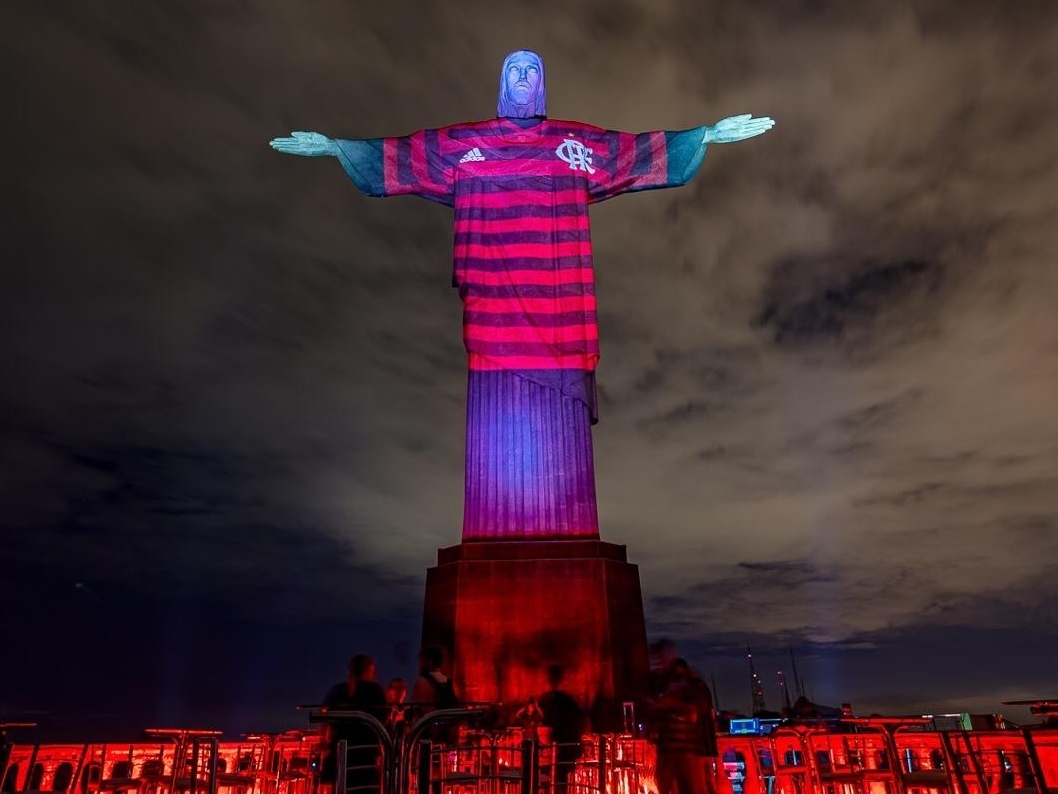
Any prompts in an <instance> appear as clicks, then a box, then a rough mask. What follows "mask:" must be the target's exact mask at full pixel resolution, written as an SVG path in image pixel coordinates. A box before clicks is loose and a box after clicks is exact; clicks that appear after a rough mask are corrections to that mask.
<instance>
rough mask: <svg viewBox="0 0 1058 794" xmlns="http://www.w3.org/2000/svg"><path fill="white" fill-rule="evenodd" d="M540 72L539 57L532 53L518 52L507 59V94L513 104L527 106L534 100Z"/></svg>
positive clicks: (538, 85) (538, 87)
mask: <svg viewBox="0 0 1058 794" xmlns="http://www.w3.org/2000/svg"><path fill="white" fill-rule="evenodd" d="M540 72H541V69H540V59H539V58H538V57H537V56H536V55H535V54H534V53H531V52H519V53H517V54H516V55H515V56H514V57H513V58H511V59H510V60H509V61H507V74H506V75H505V79H506V81H507V96H509V97H510V98H511V101H512V102H514V104H515V105H520V106H528V105H532V104H534V103H535V102H536V92H537V91H539V90H540Z"/></svg>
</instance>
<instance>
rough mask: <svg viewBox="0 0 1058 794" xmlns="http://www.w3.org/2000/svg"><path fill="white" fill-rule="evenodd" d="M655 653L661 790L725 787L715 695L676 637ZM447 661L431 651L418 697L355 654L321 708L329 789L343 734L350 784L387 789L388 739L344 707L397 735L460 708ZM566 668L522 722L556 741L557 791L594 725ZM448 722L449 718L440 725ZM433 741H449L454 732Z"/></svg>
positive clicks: (681, 793)
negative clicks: (383, 777) (565, 681)
mask: <svg viewBox="0 0 1058 794" xmlns="http://www.w3.org/2000/svg"><path fill="white" fill-rule="evenodd" d="M650 650H651V671H650V677H649V680H648V681H647V682H646V685H645V687H644V690H645V698H644V699H643V701H642V703H641V704H640V709H641V712H640V714H641V717H642V721H643V724H644V728H645V730H646V735H647V737H648V738H649V739H650V740H651V741H652V742H653V743H654V745H655V748H656V751H657V769H656V778H657V784H658V792H659V794H715V792H716V790H717V786H716V775H717V774H718V771H719V768H718V764H717V757H716V756H717V739H716V713H715V710H714V707H713V698H712V693H711V692H710V690H709V687H708V686H707V685H706V683H705V681H704V680H703V679H702V678H701V677H700V676H699V675H698V674H696V673H695V672H694V671H693V670H692V669H691V667H690V666H689V665H688V663H687V661H686V660H685V659H682V658H680V657H679V656H678V655H677V653H676V647H675V645H674V644H673V643H672V642H671V641H669V640H659V641H657V642H655V643H654V644H653V645H651V649H650ZM443 661H444V660H443V654H442V653H441V651H440V649H436V648H426V649H424V650H423V652H422V653H421V654H420V656H419V675H418V677H417V678H416V680H415V683H414V685H413V686H412V688H411V698H410V701H409V700H408V682H407V681H405V680H404V679H402V678H393V679H391V680H390V682H389V684H388V685H387V686H386V688H385V689H383V688H382V686H381V685H380V684H379V683H378V680H377V677H378V672H377V668H376V666H375V661H374V659H373V658H372V657H371V656H369V655H367V654H357V655H355V656H353V657H352V658H351V659H350V660H349V667H348V674H347V676H346V679H345V680H344V681H341V682H339V683H337V684H335V685H334V686H333V687H331V688H330V689H329V690H328V691H327V694H326V695H325V696H324V698H323V703H322V708H321V711H322V712H323V713H324V714H325V715H328V714H329V715H330V717H329V718H328V717H326V716H325V718H324V722H323V726H324V727H323V730H322V732H321V739H320V782H321V784H322V785H323V786H325V787H327V788H328V789H333V786H334V783H335V781H336V778H337V748H338V742H340V741H342V740H345V741H346V743H347V746H348V750H347V762H346V787H347V789H348V790H352V789H360V790H362V791H370V790H375V791H377V790H378V787H379V784H380V776H379V768H378V743H379V738H380V737H379V734H378V732H377V729H376V727H374V726H373V725H372V724H370V723H369V722H366V721H364V720H362V719H343V718H342V717H341V713H342V712H353V711H355V712H362V713H366V714H368V715H370V716H372V717H374V718H375V719H376V720H377V721H378V723H379V724H380V725H381V726H382V727H383V728H385V730H386V731H387V732H388V734H389V735H390V736H400V735H402V734H403V732H404V731H405V730H406V727H407V725H409V724H411V723H412V722H414V721H415V720H417V719H418V718H420V717H422V716H423V715H425V714H427V713H429V712H431V711H434V710H436V709H443V708H454V707H458V706H459V705H460V699H459V697H458V695H457V693H456V691H455V688H454V686H453V683H452V681H451V679H450V678H449V677H448V676H447V675H446V674H445V673H444V672H443V670H442V667H443ZM563 672H564V671H563V668H562V666H561V665H558V664H552V665H550V666H549V667H548V670H547V680H548V689H547V691H545V692H543V693H541V694H540V695H539V696H536V695H534V696H531V697H530V698H529V700H528V702H527V703H525V704H524V705H523V706H522V707H521V708H519V709H518V710H517V711H516V712H515V713H514V714H513V719H512V721H513V724H514V725H516V726H518V727H520V728H521V729H522V731H523V733H522V735H523V738H526V739H532V740H534V741H536V742H538V743H541V744H550V745H551V746H553V748H554V773H553V774H554V777H553V781H552V782H553V789H554V794H566V790H567V786H568V781H569V776H570V774H571V773H572V771H573V769H574V767H575V765H576V762H577V760H578V759H579V758H580V757H581V752H582V737H583V735H584V733H585V732H586V731H587V730H588V727H589V726H588V725H587V722H588V720H587V715H586V714H585V711H584V709H583V708H582V707H581V705H580V704H579V703H578V702H577V700H576V699H575V698H574V697H573V696H572V695H571V694H569V693H568V692H566V691H564V690H563V689H562V678H563ZM443 727H444V726H443V725H439V726H437V730H442V729H443ZM427 738H431V737H430V736H428V737H427ZM432 738H433V739H435V740H438V741H445V740H446V739H447V737H446V736H445V735H444V734H436V735H432ZM326 791H327V789H324V792H325V794H326Z"/></svg>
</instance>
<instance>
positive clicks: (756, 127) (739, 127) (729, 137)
mask: <svg viewBox="0 0 1058 794" xmlns="http://www.w3.org/2000/svg"><path fill="white" fill-rule="evenodd" d="M774 126H775V120H774V119H770V118H768V117H767V116H763V117H761V118H757V119H755V118H753V115H752V114H750V113H744V114H742V115H740V116H728V117H727V118H726V119H720V121H718V122H716V124H713V125H712V126H710V127H706V128H705V135H704V136H703V137H702V144H706V145H707V144H710V143H734V142H735V141H742V140H745V139H746V138H753V137H755V136H757V135H763V134H764V133H766V132H767V131H768V130H770V129H771V128H772V127H774Z"/></svg>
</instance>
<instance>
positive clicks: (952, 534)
mask: <svg viewBox="0 0 1058 794" xmlns="http://www.w3.org/2000/svg"><path fill="white" fill-rule="evenodd" d="M4 18H5V23H4V25H3V26H2V32H0V41H2V47H0V58H2V61H0V67H2V73H3V76H4V77H3V82H4V84H5V90H4V96H5V97H6V100H5V103H4V106H5V110H6V112H5V119H4V122H3V124H2V125H0V143H2V152H3V156H2V160H0V163H2V164H0V168H2V176H3V184H4V186H5V188H4V190H3V210H2V215H3V223H2V225H0V230H2V231H0V235H2V241H3V248H2V267H0V318H2V320H0V322H2V327H3V333H2V334H0V367H2V368H0V371H2V373H3V375H2V377H0V429H2V431H0V529H2V542H0V599H2V610H0V636H2V638H3V640H2V646H3V651H2V652H0V720H3V719H14V718H30V719H36V720H39V721H40V722H41V724H42V732H50V734H48V735H59V734H77V735H86V734H89V733H93V732H95V733H99V732H107V731H109V732H111V733H112V734H118V733H121V734H122V735H124V734H125V733H128V732H131V731H134V730H135V729H137V728H140V727H145V726H147V725H159V724H162V725H193V726H198V727H218V728H222V729H225V730H227V731H229V732H231V733H238V732H239V731H243V730H263V729H277V728H284V727H299V726H303V725H305V724H306V720H305V716H304V714H302V713H299V712H297V711H295V710H294V705H295V704H298V703H312V702H317V701H318V699H319V698H320V696H321V695H322V693H323V692H324V691H325V690H326V689H327V687H328V686H329V685H330V684H331V683H333V682H334V681H336V680H339V679H340V678H341V677H342V676H343V674H344V665H345V662H346V659H347V658H348V656H349V655H350V654H351V653H354V652H358V651H366V652H369V653H372V654H373V655H375V657H376V658H377V660H378V665H379V673H380V677H381V678H382V679H383V682H385V680H387V679H388V678H389V677H392V676H397V675H401V676H405V677H409V676H412V675H413V674H414V669H415V655H416V652H417V650H418V648H417V645H418V635H419V631H420V620H421V609H422V597H423V588H424V581H425V569H426V568H427V567H429V566H430V565H432V564H433V563H434V561H435V559H436V557H435V555H436V549H437V548H438V547H441V546H450V545H454V544H455V543H457V542H458V541H459V539H460V527H461V516H462V476H463V468H462V467H463V427H464V417H463V411H464V397H465V384H466V380H465V379H466V374H465V360H464V354H463V348H462V342H461V337H460V315H461V306H460V303H459V299H458V296H457V294H456V293H455V291H454V290H452V289H451V287H450V283H451V261H450V257H451V245H452V243H451V213H450V210H448V209H447V208H445V207H442V206H439V205H435V204H431V203H429V202H425V201H422V200H418V199H414V198H393V199H388V200H384V201H380V200H376V199H368V198H365V197H363V196H362V195H360V194H359V193H358V192H357V191H356V189H355V188H354V186H353V185H352V183H350V182H349V181H348V180H347V179H346V177H345V176H344V174H343V173H342V170H341V168H340V167H339V165H338V163H337V161H336V160H334V159H331V158H320V159H308V158H295V157H290V156H284V155H280V154H277V153H276V152H274V151H272V150H271V149H270V148H269V147H268V145H267V144H268V141H269V140H270V139H271V138H273V137H276V136H281V135H286V134H288V133H289V132H290V131H291V130H318V131H320V132H324V133H326V134H329V135H334V136H342V137H374V136H379V135H387V134H394V135H395V134H405V133H408V132H411V131H413V130H415V129H419V128H422V127H430V126H441V125H444V124H449V123H454V122H458V121H466V120H472V119H479V118H487V117H490V116H492V115H493V114H494V112H495V99H496V85H497V76H498V70H499V66H500V64H501V62H502V58H503V56H504V55H505V54H506V53H507V52H508V51H510V50H512V49H517V48H520V47H526V48H531V49H534V50H536V51H538V52H539V53H541V55H542V56H543V57H544V60H545V63H546V66H547V82H548V100H549V113H550V115H551V116H552V117H553V118H573V119H577V120H580V121H585V122H589V123H592V124H596V125H598V126H602V127H607V128H612V129H623V130H628V131H633V132H635V131H641V130H647V129H682V128H686V127H691V126H695V125H698V124H702V123H711V122H715V121H716V120H717V119H719V118H722V117H724V116H728V115H733V114H736V113H754V114H756V115H770V116H772V117H774V118H775V119H776V120H777V122H778V124H777V126H776V128H775V129H774V130H772V131H771V132H770V133H768V134H767V135H765V136H762V137H759V138H754V139H752V140H749V141H745V142H742V143H739V144H734V145H730V146H715V147H711V148H710V150H709V153H708V156H707V157H706V160H705V163H704V165H703V167H702V170H701V172H700V173H699V175H698V177H697V178H696V180H695V181H694V182H693V183H692V184H691V185H690V186H688V187H685V188H681V189H676V190H669V191H656V192H650V193H644V194H638V195H633V196H625V197H621V198H618V199H615V200H614V201H612V202H607V203H604V204H601V205H599V206H596V207H594V208H593V215H592V219H593V238H594V242H595V265H596V273H597V282H598V296H599V305H600V314H599V324H600V328H601V338H602V351H603V357H602V361H601V364H600V368H599V385H600V397H601V402H600V412H601V423H600V424H599V425H598V427H597V428H596V431H595V445H596V446H595V449H596V471H597V480H598V490H599V508H600V521H601V526H602V535H603V539H605V540H608V541H610V542H614V543H620V544H626V545H627V546H628V552H629V558H630V560H631V561H632V562H635V563H637V564H638V565H639V566H640V574H641V578H642V584H643V591H644V598H645V601H646V611H647V621H648V631H649V634H650V637H651V639H654V638H657V637H661V636H668V637H672V638H674V639H675V640H676V641H677V643H678V645H679V648H680V652H681V653H682V654H683V655H685V656H687V657H688V658H689V660H690V661H691V663H692V664H693V665H694V666H695V667H696V668H697V669H698V670H699V671H701V672H702V674H703V675H704V676H706V678H707V679H709V678H712V679H714V680H715V682H716V687H717V695H718V699H719V702H720V705H721V706H722V707H725V708H732V709H742V710H745V709H748V707H749V700H750V690H749V681H748V673H747V667H746V661H745V647H746V646H747V645H748V646H752V647H753V649H754V654H755V656H756V660H757V665H758V671H759V672H760V673H761V674H762V675H763V677H764V679H765V684H766V694H767V697H768V705H769V706H771V707H773V708H774V707H778V706H779V705H780V699H779V696H778V692H777V688H776V685H775V677H774V672H775V670H776V669H777V668H779V667H783V668H784V669H785V670H786V673H787V675H788V676H789V675H790V667H789V652H788V648H789V647H791V646H792V647H794V648H795V652H796V654H797V662H798V671H799V673H800V674H801V676H802V677H803V678H804V679H805V682H806V684H807V688H808V693H809V695H810V696H811V697H812V698H813V699H815V700H817V701H819V702H822V703H828V704H838V703H840V702H843V701H848V702H851V703H852V704H853V707H854V708H855V709H856V711H857V712H858V713H869V712H871V711H884V712H886V713H921V712H924V711H931V712H933V711H946V710H970V711H976V712H994V711H997V710H1004V707H1002V706H1000V701H1002V700H1006V699H1014V698H1029V697H1034V696H1048V697H1055V696H1056V695H1058V666H1056V664H1055V659H1056V658H1058V579H1056V576H1055V570H1056V567H1058V410H1056V406H1058V321H1056V314H1055V300H1056V298H1058V268H1056V267H1055V262H1056V260H1058V256H1056V254H1058V145H1056V141H1058V103H1056V101H1055V98H1056V97H1058V4H1055V3H1054V2H1051V1H1050V0H1041V1H1040V2H1031V1H1026V2H1018V3H995V2H992V1H991V0H990V1H989V2H985V1H984V0H950V1H945V2H940V1H939V0H938V1H933V2H929V1H925V2H916V3H913V4H912V3H894V2H892V1H891V0H861V1H859V2H856V3H843V2H838V0H834V1H833V2H826V0H767V2H765V0H746V2H740V3H707V2H703V0H639V1H638V2H632V1H631V0H578V2H560V1H559V0H539V1H538V2H535V3H511V4H497V3H494V2H485V1H484V0H472V1H466V2H464V1H462V0H460V1H459V2H444V3H442V2H434V3H426V2H422V0H387V1H386V2H369V0H356V1H355V2H354V1H353V0H344V1H339V0H319V1H318V2H314V3H281V2H275V1H274V0H248V1H247V2H206V0H200V1H199V2H194V1H192V2H186V1H185V2H177V1H176V0H151V2H142V0H113V1H111V0H107V1H105V2H54V3H53V2H40V1H39V0H13V2H8V3H6V4H5V14H4ZM1005 710H1006V711H1007V713H1008V714H1010V715H1011V716H1014V717H1015V718H1020V717H1023V716H1027V712H1025V711H1024V710H1020V711H1019V710H1017V709H1005ZM42 735H45V734H44V733H42ZM86 738H87V737H86Z"/></svg>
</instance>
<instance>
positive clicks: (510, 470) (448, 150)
mask: <svg viewBox="0 0 1058 794" xmlns="http://www.w3.org/2000/svg"><path fill="white" fill-rule="evenodd" d="M703 133H704V129H703V128H701V127H699V128H695V129H691V130H685V131H682V132H663V131H658V132H645V133H640V134H630V133H625V132H613V131H608V130H603V129H600V128H598V127H593V126H590V125H587V124H581V123H579V122H572V121H551V120H547V119H517V120H515V119H510V118H497V119H492V120H489V121H482V122H475V123H469V124H458V125H455V126H451V127H444V128H441V129H435V130H422V131H420V132H416V133H413V134H411V135H408V136H405V137H396V138H373V139H368V140H338V141H337V144H338V147H339V152H340V154H339V159H340V160H341V163H342V166H343V168H344V169H345V171H346V173H347V174H348V175H349V177H350V178H351V179H352V180H353V181H354V182H355V183H356V185H357V187H359V188H360V189H361V190H362V191H363V192H364V193H367V194H368V195H371V196H396V195H417V196H421V197H423V198H426V199H430V200H432V201H437V202H440V203H442V204H446V205H448V206H451V207H454V209H455V240H454V262H453V274H452V275H453V283H454V286H455V287H457V288H458V290H459V294H460V297H461V298H462V300H463V340H464V343H465V345H466V350H467V356H468V364H469V369H470V373H469V377H468V399H467V447H466V480H465V489H466V490H465V499H464V516H463V540H464V541H467V540H489V539H512V538H555V537H567V538H569V537H578V538H597V537H598V536H599V529H598V509H597V507H596V499H595V474H594V464H593V459H592V444H591V427H590V426H591V424H592V423H594V421H595V419H596V404H595V380H594V371H595V367H596V364H597V362H598V360H599V328H598V322H597V314H596V305H595V277H594V272H593V269H592V248H591V234H590V227H589V221H588V206H589V205H590V204H592V203H594V202H597V201H602V200H604V199H608V198H611V197H613V196H616V195H619V194H621V193H627V192H630V191H636V190H649V189H653V188H663V187H672V186H676V185H682V184H684V183H685V182H687V181H688V180H689V179H690V178H691V177H693V176H694V174H695V172H696V171H697V170H698V167H699V166H700V165H701V161H702V158H703V156H704V154H705V146H704V145H703V144H702V140H703Z"/></svg>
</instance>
